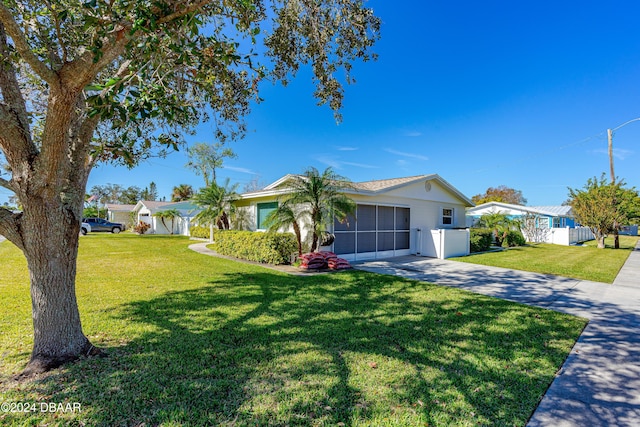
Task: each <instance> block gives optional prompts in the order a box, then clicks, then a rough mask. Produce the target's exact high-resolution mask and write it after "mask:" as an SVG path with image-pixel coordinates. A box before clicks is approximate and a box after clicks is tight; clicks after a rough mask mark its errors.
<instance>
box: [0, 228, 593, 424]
mask: <svg viewBox="0 0 640 427" xmlns="http://www.w3.org/2000/svg"><path fill="white" fill-rule="evenodd" d="M188 244H189V241H188V240H187V239H186V238H182V237H170V236H137V235H132V234H128V233H123V234H120V235H108V234H101V235H99V234H90V235H88V236H85V237H82V238H81V248H80V249H81V254H80V258H79V265H78V280H77V292H78V298H79V303H80V310H81V314H82V321H83V326H84V330H85V332H86V333H87V335H88V336H89V337H90V339H91V340H92V341H93V343H94V344H96V345H98V346H100V347H102V348H104V349H106V351H107V352H108V357H106V358H92V359H84V360H80V361H78V362H77V363H74V364H72V365H69V366H67V367H65V368H63V369H60V370H57V371H54V372H52V373H49V374H47V375H44V376H42V377H40V378H37V379H35V380H31V381H27V382H22V383H18V382H15V381H13V380H12V379H11V375H12V374H15V373H17V372H19V371H20V369H21V368H22V367H23V366H24V365H25V364H26V362H27V360H28V357H29V351H30V347H31V333H32V331H31V319H30V316H31V314H30V307H29V301H30V299H29V289H28V285H27V280H28V275H27V272H26V268H25V262H24V260H23V258H22V256H21V254H20V253H19V252H18V250H17V249H16V248H15V247H14V246H12V245H11V244H9V243H8V242H4V243H0V260H2V268H0V330H2V334H0V349H1V354H2V357H1V358H0V396H2V398H1V399H0V400H1V402H2V403H10V404H11V403H13V404H14V406H15V405H16V404H17V403H18V402H26V403H36V404H37V406H36V407H35V409H36V411H35V412H32V413H27V414H19V413H10V412H0V424H2V425H47V426H58V425H60V426H66V425H76V426H83V425H87V426H139V425H146V426H155V425H161V426H192V425H195V426H200V425H202V426H205V425H223V426H285V425H292V426H293V425H301V426H421V427H424V426H451V425H460V426H471V425H473V426H476V425H492V426H493V425H497V426H500V425H503V426H523V425H524V424H525V423H526V421H527V419H528V418H529V416H530V415H531V414H532V412H533V411H534V410H535V408H536V405H537V403H538V401H539V400H540V398H541V397H542V395H543V394H544V392H545V390H546V389H547V387H548V385H549V384H550V382H551V381H552V380H553V378H554V374H555V373H556V372H557V370H558V369H559V367H560V366H561V364H562V363H563V361H564V359H565V358H566V356H567V354H568V353H569V351H570V349H571V347H572V345H573V343H574V342H575V340H576V339H577V337H578V335H579V334H580V332H581V330H582V328H583V327H584V325H585V320H584V319H579V318H576V317H572V316H569V315H565V314H560V313H555V312H551V311H546V310H542V309H538V308H533V307H527V306H523V305H518V304H515V303H511V302H507V301H503V300H498V299H493V298H489V297H485V296H479V295H474V294H471V293H468V292H465V291H461V290H456V289H452V288H446V287H439V286H435V285H432V284H428V283H420V282H415V281H409V280H404V279H400V278H394V277H391V276H383V275H375V274H371V273H366V272H361V271H355V270H354V271H347V272H341V273H336V274H330V275H317V276H305V277H297V276H295V277H294V276H289V275H286V274H283V273H278V272H274V271H271V270H268V269H265V268H262V267H260V266H254V265H247V264H243V263H239V262H234V261H229V260H224V259H217V258H212V257H207V256H203V255H200V254H196V253H194V252H192V251H190V250H188V249H187V245H188ZM42 402H44V403H45V404H46V403H54V404H55V403H65V404H66V403H69V404H72V405H73V404H80V405H81V412H77V411H76V412H67V413H64V412H57V413H46V412H40V409H41V407H40V406H39V405H40V403H42ZM70 407H72V406H70Z"/></svg>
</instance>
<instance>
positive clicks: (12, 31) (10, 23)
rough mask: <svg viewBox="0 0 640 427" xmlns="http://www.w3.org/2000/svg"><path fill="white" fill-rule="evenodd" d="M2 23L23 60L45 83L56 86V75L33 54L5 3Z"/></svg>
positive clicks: (0, 17)
mask: <svg viewBox="0 0 640 427" xmlns="http://www.w3.org/2000/svg"><path fill="white" fill-rule="evenodd" d="M0 23H2V24H3V25H4V27H5V30H6V32H7V34H8V35H9V37H11V40H13V44H14V45H15V47H16V50H17V51H18V53H19V54H20V56H21V57H22V59H24V60H25V61H26V62H27V63H28V64H29V65H30V66H31V68H32V69H33V70H34V71H35V72H36V73H37V74H38V75H39V76H40V77H42V79H43V80H44V81H46V82H47V83H49V84H50V85H53V84H55V83H56V80H57V76H56V73H55V72H53V71H52V70H51V69H49V67H47V66H46V64H45V63H44V62H42V61H40V60H39V59H38V57H37V56H36V55H35V54H34V53H33V51H32V50H31V46H30V45H29V43H28V42H27V39H26V37H25V36H24V34H23V33H22V30H20V26H19V25H18V23H17V22H16V20H15V19H14V17H13V15H12V14H11V11H10V10H9V9H7V7H6V6H5V5H4V4H3V3H0Z"/></svg>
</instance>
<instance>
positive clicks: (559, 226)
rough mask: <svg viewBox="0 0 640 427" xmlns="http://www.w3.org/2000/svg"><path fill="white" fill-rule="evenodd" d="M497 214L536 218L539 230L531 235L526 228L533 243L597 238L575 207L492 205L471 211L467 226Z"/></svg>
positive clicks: (514, 217)
mask: <svg viewBox="0 0 640 427" xmlns="http://www.w3.org/2000/svg"><path fill="white" fill-rule="evenodd" d="M493 213H500V214H503V215H506V216H508V217H509V218H511V219H520V220H522V219H523V218H524V217H525V216H526V215H530V216H532V217H533V218H534V221H535V223H534V224H532V227H529V228H535V230H529V232H527V231H526V230H525V227H523V234H525V237H527V240H529V241H533V242H547V243H556V244H564V245H569V244H574V243H577V242H580V241H585V240H592V239H593V234H592V233H591V231H590V230H589V229H588V228H586V227H580V226H579V224H577V223H576V220H575V218H574V216H573V212H572V211H571V206H521V205H512V204H509V203H502V202H488V203H483V204H481V205H478V206H475V207H472V208H468V209H467V225H468V226H473V225H474V224H475V223H476V222H477V221H478V220H479V219H480V217H481V216H482V215H487V214H493ZM532 231H534V232H532ZM527 234H529V235H527Z"/></svg>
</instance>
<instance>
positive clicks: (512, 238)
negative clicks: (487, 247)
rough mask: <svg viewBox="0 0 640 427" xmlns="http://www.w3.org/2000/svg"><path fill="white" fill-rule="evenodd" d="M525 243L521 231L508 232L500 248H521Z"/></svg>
mask: <svg viewBox="0 0 640 427" xmlns="http://www.w3.org/2000/svg"><path fill="white" fill-rule="evenodd" d="M525 243H526V241H525V239H524V236H523V235H522V232H521V231H518V230H509V231H507V232H506V233H505V234H504V237H503V238H502V247H503V248H511V247H513V246H523V245H524V244H525Z"/></svg>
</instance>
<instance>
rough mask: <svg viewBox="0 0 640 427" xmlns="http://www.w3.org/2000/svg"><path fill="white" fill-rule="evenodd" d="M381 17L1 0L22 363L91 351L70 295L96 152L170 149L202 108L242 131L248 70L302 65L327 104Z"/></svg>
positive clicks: (221, 126)
mask: <svg viewBox="0 0 640 427" xmlns="http://www.w3.org/2000/svg"><path fill="white" fill-rule="evenodd" d="M379 26H380V22H379V20H378V18H376V17H375V16H374V15H373V12H372V11H371V10H370V9H368V8H366V7H365V5H364V4H363V3H362V1H359V0H272V1H264V0H200V1H188V0H153V1H145V0H86V1H83V0H80V1H77V0H20V1H18V0H2V1H0V57H1V59H2V61H1V66H0V129H1V131H0V150H1V155H0V157H3V159H2V158H0V161H1V162H3V163H6V168H7V170H8V171H9V172H5V173H4V175H2V176H0V186H2V187H5V188H7V189H9V190H11V191H12V192H14V193H15V195H16V196H17V198H18V199H19V202H20V205H21V206H22V208H23V209H22V211H21V212H19V213H15V212H11V211H9V210H7V209H3V208H0V234H2V235H4V236H5V237H6V238H7V239H8V240H10V241H11V242H13V244H15V245H16V246H17V247H18V248H20V249H21V250H22V251H23V252H24V254H25V256H26V259H27V264H28V268H29V275H30V289H31V298H32V311H33V326H34V345H33V351H32V355H31V359H30V362H29V364H28V365H27V367H26V369H25V374H29V373H33V372H41V371H44V370H48V369H51V368H53V367H56V366H59V365H60V364H62V363H65V362H66V361H70V360H73V359H75V358H77V357H79V356H80V355H85V354H94V353H96V352H98V350H97V349H95V348H94V347H93V345H92V344H91V342H89V340H88V339H87V338H86V336H85V335H84V333H83V331H82V327H81V323H80V316H79V312H78V306H77V303H76V295H75V276H76V257H77V250H78V235H79V227H80V219H81V214H82V206H83V200H84V195H85V187H86V183H87V179H88V176H89V173H90V172H91V169H92V168H93V167H94V166H95V165H96V164H97V163H98V162H104V161H106V162H116V163H122V164H126V165H129V166H133V165H135V164H136V163H137V162H139V161H140V160H141V159H143V158H145V157H146V156H149V155H152V154H158V151H159V150H160V151H162V150H165V149H175V148H177V147H178V146H179V144H181V143H182V142H183V135H184V134H185V133H187V132H189V131H191V129H193V127H194V125H195V124H197V123H199V122H200V121H202V120H206V119H210V120H212V122H213V123H215V124H216V125H217V127H216V129H217V135H216V138H217V139H218V140H220V141H224V140H226V139H227V138H237V137H241V136H242V134H243V132H244V129H245V126H244V123H243V117H244V116H245V115H246V114H247V112H248V110H249V105H250V103H251V101H252V99H258V94H257V91H258V87H259V82H260V81H261V80H268V81H281V82H284V83H286V81H287V80H288V79H289V78H291V77H292V76H293V75H295V73H296V72H297V70H298V68H299V67H300V66H301V65H304V64H309V65H310V66H311V68H312V70H313V76H314V83H315V87H316V90H315V92H314V96H315V97H316V98H317V99H318V100H319V103H326V104H328V105H329V106H330V107H331V108H332V109H333V110H334V111H336V115H337V116H339V113H338V111H339V110H340V107H341V104H342V97H343V87H342V84H341V82H349V81H350V76H349V73H350V70H351V66H352V63H353V62H354V61H356V60H368V59H370V58H372V54H371V53H370V48H371V47H372V45H373V43H374V42H375V40H376V39H377V37H378V31H379Z"/></svg>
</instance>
